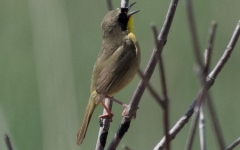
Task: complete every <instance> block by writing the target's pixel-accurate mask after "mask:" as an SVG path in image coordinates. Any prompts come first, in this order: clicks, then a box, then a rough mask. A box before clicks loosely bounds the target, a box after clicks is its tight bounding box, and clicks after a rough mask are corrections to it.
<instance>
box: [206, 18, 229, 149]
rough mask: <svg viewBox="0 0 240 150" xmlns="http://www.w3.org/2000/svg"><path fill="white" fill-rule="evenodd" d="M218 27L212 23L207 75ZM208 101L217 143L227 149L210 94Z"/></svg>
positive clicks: (207, 56)
mask: <svg viewBox="0 0 240 150" xmlns="http://www.w3.org/2000/svg"><path fill="white" fill-rule="evenodd" d="M216 27H217V24H216V23H215V21H212V22H211V25H210V28H209V38H208V42H207V47H206V49H205V73H207V72H208V69H209V66H210V59H211V53H212V49H213V42H214V37H215V33H216ZM206 101H207V108H208V110H209V112H210V118H211V119H210V120H211V123H212V126H213V129H214V131H215V136H216V139H217V143H218V145H219V148H220V149H221V150H223V149H224V147H225V146H224V140H223V136H222V132H221V129H220V124H219V121H218V119H217V115H216V111H215V108H214V105H213V104H212V100H211V98H210V94H208V95H207V96H206Z"/></svg>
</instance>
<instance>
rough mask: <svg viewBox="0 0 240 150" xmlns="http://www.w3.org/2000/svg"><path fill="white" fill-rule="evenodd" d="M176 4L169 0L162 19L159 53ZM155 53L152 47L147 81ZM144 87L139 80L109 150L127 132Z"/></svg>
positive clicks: (110, 149) (153, 66) (153, 65)
mask: <svg viewBox="0 0 240 150" xmlns="http://www.w3.org/2000/svg"><path fill="white" fill-rule="evenodd" d="M177 4H178V0H171V2H170V6H169V9H168V12H167V15H166V19H165V21H164V24H163V27H162V30H161V32H160V34H159V36H158V40H159V43H160V47H159V49H158V51H159V52H160V53H161V52H162V50H163V47H164V44H165V43H166V40H167V37H168V33H169V30H170V27H171V24H172V20H173V18H174V15H175V10H176V8H177ZM156 54H158V52H157V49H156V48H154V50H153V53H152V56H151V58H150V60H149V62H148V65H147V67H146V69H145V72H144V76H145V77H146V79H147V81H149V79H150V78H151V76H152V74H153V72H154V69H155V66H156V64H157V61H156V58H155V57H156ZM145 89H146V84H144V82H143V80H141V81H140V82H139V84H138V87H137V88H136V90H135V92H134V95H133V98H132V100H131V101H130V103H129V108H128V109H127V111H126V114H127V116H130V117H128V118H126V117H124V118H123V119H122V121H121V124H120V126H119V128H118V130H117V132H116V133H115V135H114V138H113V139H112V141H111V143H110V145H109V147H108V149H109V150H112V149H116V148H117V146H118V144H119V143H120V141H121V139H122V137H123V136H124V134H125V133H126V132H127V130H128V128H129V126H130V123H131V119H132V117H133V116H134V115H135V114H136V110H137V108H138V104H139V102H140V99H141V97H142V95H143V93H144V90H145Z"/></svg>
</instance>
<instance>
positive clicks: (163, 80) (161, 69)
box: [152, 25, 170, 150]
mask: <svg viewBox="0 0 240 150" xmlns="http://www.w3.org/2000/svg"><path fill="white" fill-rule="evenodd" d="M152 31H153V35H154V42H155V45H156V47H157V49H159V47H160V44H159V43H158V40H157V28H156V26H153V25H152ZM158 52H159V51H158ZM156 59H157V61H158V62H159V63H158V64H159V65H158V66H159V72H160V73H159V74H160V79H161V85H162V93H163V102H164V105H163V106H164V107H163V126H164V133H165V136H166V150H170V136H169V133H168V131H169V109H168V108H169V107H168V104H169V100H168V95H167V85H166V77H165V70H164V66H163V61H162V55H161V53H158V54H157V55H156Z"/></svg>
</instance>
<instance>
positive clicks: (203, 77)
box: [185, 0, 207, 150]
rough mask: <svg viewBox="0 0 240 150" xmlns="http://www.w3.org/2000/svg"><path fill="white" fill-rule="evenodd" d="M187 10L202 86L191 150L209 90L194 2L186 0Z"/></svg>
mask: <svg viewBox="0 0 240 150" xmlns="http://www.w3.org/2000/svg"><path fill="white" fill-rule="evenodd" d="M186 9H187V11H186V12H187V16H188V17H187V18H188V24H189V29H190V35H191V39H192V47H193V52H194V56H195V60H196V67H197V73H198V75H199V79H200V82H201V84H202V93H201V95H200V97H198V98H197V103H196V106H195V108H194V111H195V115H194V117H193V120H192V123H191V127H190V132H189V136H188V139H187V143H186V148H185V149H186V150H190V149H192V145H193V141H194V137H195V134H196V129H197V122H198V121H199V109H200V106H201V105H202V102H203V100H204V98H205V95H206V94H207V90H206V76H207V74H205V72H204V66H203V62H202V59H201V51H200V44H199V40H198V34H197V29H196V24H195V20H194V19H195V18H194V11H193V5H192V0H186Z"/></svg>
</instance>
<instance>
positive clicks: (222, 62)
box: [209, 20, 240, 78]
mask: <svg viewBox="0 0 240 150" xmlns="http://www.w3.org/2000/svg"><path fill="white" fill-rule="evenodd" d="M239 35H240V20H239V21H238V24H237V26H236V28H235V30H234V33H233V35H232V38H231V40H230V42H229V43H228V46H227V48H226V50H225V52H224V54H223V55H222V57H221V59H220V60H219V61H218V63H217V65H216V66H215V68H214V69H213V71H212V72H211V73H210V75H209V77H210V78H216V77H217V75H218V74H219V73H220V71H221V70H222V68H223V67H224V65H225V64H226V62H227V61H228V59H229V57H230V55H231V53H232V51H233V49H234V47H235V45H236V43H237V41H238V38H239Z"/></svg>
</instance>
